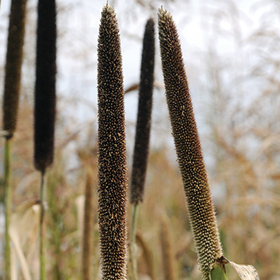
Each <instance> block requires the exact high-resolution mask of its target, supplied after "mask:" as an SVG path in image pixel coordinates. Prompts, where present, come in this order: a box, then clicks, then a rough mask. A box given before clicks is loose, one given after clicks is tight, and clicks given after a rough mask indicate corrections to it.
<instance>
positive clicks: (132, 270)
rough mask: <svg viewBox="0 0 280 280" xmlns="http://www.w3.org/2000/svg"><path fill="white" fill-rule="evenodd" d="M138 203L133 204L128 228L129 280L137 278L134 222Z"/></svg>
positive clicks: (135, 222)
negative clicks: (129, 228) (129, 227)
mask: <svg viewBox="0 0 280 280" xmlns="http://www.w3.org/2000/svg"><path fill="white" fill-rule="evenodd" d="M138 210H139V204H138V203H135V204H133V209H132V221H131V230H130V242H129V264H130V277H131V280H137V261H136V250H135V249H136V243H135V235H136V224H137V217H138Z"/></svg>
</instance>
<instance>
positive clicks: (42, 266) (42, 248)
mask: <svg viewBox="0 0 280 280" xmlns="http://www.w3.org/2000/svg"><path fill="white" fill-rule="evenodd" d="M44 179H45V171H44V170H43V171H41V186H40V205H41V211H40V236H39V239H40V241H39V242H40V280H45V279H46V256H45V255H46V248H45V247H46V239H45V232H46V225H45V208H44V203H45V187H44V185H45V180H44Z"/></svg>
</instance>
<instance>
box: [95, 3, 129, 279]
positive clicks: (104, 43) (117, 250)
mask: <svg viewBox="0 0 280 280" xmlns="http://www.w3.org/2000/svg"><path fill="white" fill-rule="evenodd" d="M98 167H99V170H98V179H99V187H98V218H99V233H100V250H101V256H100V257H101V270H102V279H104V280H105V279H116V280H117V279H118V280H124V279H126V259H127V257H126V252H127V241H126V235H127V229H126V219H127V213H126V204H127V194H126V193H127V174H126V173H127V170H126V144H125V123H124V91H123V75H122V58H121V48H120V38H119V29H118V24H117V19H116V14H115V11H114V9H113V8H112V7H111V6H109V5H108V4H107V5H106V6H105V7H104V9H103V11H102V13H101V23H100V27H99V38H98Z"/></svg>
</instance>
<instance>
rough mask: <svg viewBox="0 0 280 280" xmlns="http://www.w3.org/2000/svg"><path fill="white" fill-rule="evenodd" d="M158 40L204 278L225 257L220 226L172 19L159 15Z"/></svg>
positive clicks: (179, 158)
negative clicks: (218, 259)
mask: <svg viewBox="0 0 280 280" xmlns="http://www.w3.org/2000/svg"><path fill="white" fill-rule="evenodd" d="M158 25H159V39H160V50H161V59H162V70H163V76H164V83H165V89H166V98H167V103H168V108H169V113H170V119H171V125H172V131H173V136H174V141H175V146H176V152H177V157H178V161H179V166H180V170H181V174H182V178H183V184H184V189H185V194H186V199H187V205H188V210H189V216H190V223H191V228H192V232H193V236H194V240H195V245H196V250H197V253H198V259H199V263H200V267H201V270H202V274H203V278H204V279H205V280H208V279H209V272H210V265H211V264H212V263H214V262H215V260H216V259H217V258H219V257H221V256H222V248H221V244H220V238H219V232H218V226H217V222H216V217H215V212H214V206H213V203H212V198H211V194H210V189H209V185H208V179H207V174H206V169H205V165H204V161H203V156H202V151H201V146H200V141H199V136H198V132H197V127H196V122H195V118H194V113H193V108H192V102H191V97H190V94H189V89H188V82H187V78H186V74H185V69H184V64H183V59H182V53H181V46H180V42H179V38H178V34H177V30H176V26H175V24H174V22H173V19H172V16H171V15H170V13H168V12H167V11H166V10H164V9H160V10H159V14H158Z"/></svg>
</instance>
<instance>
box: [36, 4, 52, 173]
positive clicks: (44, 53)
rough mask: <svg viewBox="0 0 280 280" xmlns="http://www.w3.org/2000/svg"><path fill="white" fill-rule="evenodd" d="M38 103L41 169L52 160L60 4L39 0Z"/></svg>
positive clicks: (37, 148) (38, 165) (38, 138)
mask: <svg viewBox="0 0 280 280" xmlns="http://www.w3.org/2000/svg"><path fill="white" fill-rule="evenodd" d="M37 22H38V25H37V46H36V53H37V55H36V82H35V106H34V116H35V121H34V165H35V168H36V169H37V170H39V171H41V172H44V171H45V169H46V168H47V167H48V166H49V165H51V164H52V162H53V157H54V130H55V114H56V108H55V107H56V88H55V82H56V5H55V0H39V2H38V20H37Z"/></svg>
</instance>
